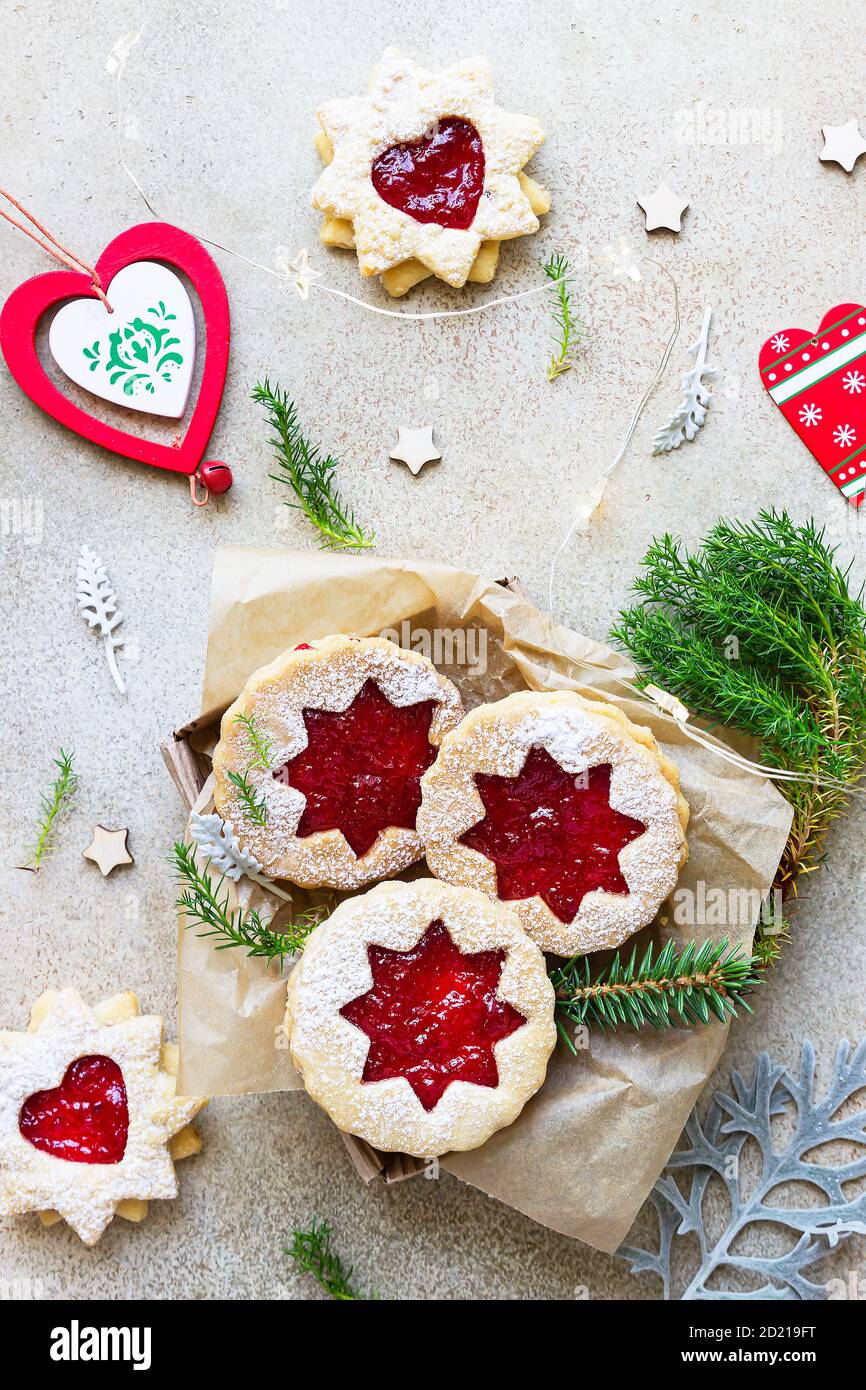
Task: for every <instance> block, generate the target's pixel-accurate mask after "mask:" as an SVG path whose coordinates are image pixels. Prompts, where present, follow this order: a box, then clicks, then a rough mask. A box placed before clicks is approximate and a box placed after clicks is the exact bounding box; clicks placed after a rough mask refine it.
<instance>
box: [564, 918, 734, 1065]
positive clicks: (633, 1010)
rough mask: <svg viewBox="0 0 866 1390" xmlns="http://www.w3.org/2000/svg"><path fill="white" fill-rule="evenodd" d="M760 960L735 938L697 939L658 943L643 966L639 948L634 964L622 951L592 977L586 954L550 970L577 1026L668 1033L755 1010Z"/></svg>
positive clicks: (634, 952)
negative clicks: (731, 942) (752, 1001)
mask: <svg viewBox="0 0 866 1390" xmlns="http://www.w3.org/2000/svg"><path fill="white" fill-rule="evenodd" d="M759 965H760V962H759V961H758V959H757V957H755V956H744V955H743V953H742V950H741V949H740V948H739V947H736V948H732V949H730V950H729V949H728V941H727V939H725V940H724V941H720V942H712V941H705V942H704V944H703V945H702V946H698V945H697V944H696V943H695V942H694V941H690V942H689V944H688V945H687V946H686V947H685V948H684V949H683V950H682V951H678V950H677V948H676V943H675V942H674V941H668V943H667V945H666V946H665V947H664V948H663V949H662V950H661V951H659V953H658V955H655V948H654V946H653V944H652V942H651V943H650V944H649V946H648V947H647V949H646V952H645V953H644V956H643V958H642V959H641V960H640V962H639V961H638V958H637V947H634V949H633V950H632V953H631V956H630V957H629V959H628V962H627V963H625V964H624V963H623V962H622V961H621V959H620V954H619V952H618V951H617V953H616V955H615V956H614V958H613V960H612V962H611V963H610V965H608V966H606V967H605V968H604V969H603V970H601V971H600V972H599V974H598V975H596V977H595V978H594V979H593V978H592V974H591V967H590V963H589V960H588V958H587V957H586V956H574V957H573V958H572V959H571V960H569V961H566V963H565V965H562V966H559V967H557V969H555V970H552V971H551V973H550V979H551V982H552V984H553V988H554V990H555V991H556V1008H557V1012H558V1014H559V1016H560V1018H559V1020H558V1022H561V1020H562V1019H568V1020H569V1021H570V1022H571V1023H576V1024H583V1025H589V1024H595V1025H597V1026H598V1027H600V1028H616V1027H617V1025H618V1024H621V1023H627V1024H630V1025H631V1027H632V1028H642V1027H643V1026H644V1025H645V1024H647V1023H649V1024H650V1025H651V1026H652V1027H653V1028H655V1029H657V1030H658V1031H659V1032H662V1031H663V1030H664V1029H666V1028H676V1027H683V1028H690V1027H692V1026H693V1025H695V1024H706V1023H709V1021H710V1015H711V1014H714V1015H715V1017H716V1018H717V1019H718V1020H719V1021H720V1022H721V1023H727V1022H728V1020H729V1019H731V1018H736V1016H737V1010H738V1009H740V1008H743V1009H745V1010H746V1011H747V1012H748V1013H751V1012H752V1011H751V1009H750V1007H749V1005H748V1004H747V1003H746V1000H745V995H746V994H748V993H750V991H751V990H752V989H753V988H754V986H755V985H756V984H758V983H759V980H760V976H759V975H758V974H757V973H756V971H757V969H758V968H759ZM559 1031H560V1036H562V1037H563V1038H564V1039H565V1041H566V1042H567V1043H568V1046H569V1047H570V1048H571V1050H572V1052H573V1051H575V1048H574V1044H573V1043H572V1041H571V1039H570V1038H569V1036H568V1034H567V1032H566V1031H565V1029H564V1028H563V1027H560V1030H559Z"/></svg>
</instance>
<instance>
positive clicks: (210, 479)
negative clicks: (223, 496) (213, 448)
mask: <svg viewBox="0 0 866 1390" xmlns="http://www.w3.org/2000/svg"><path fill="white" fill-rule="evenodd" d="M199 477H200V478H201V480H202V482H203V483H204V485H205V487H206V488H207V490H208V492H212V493H214V495H215V496H218V495H219V494H220V493H221V492H228V490H229V488H230V487H231V485H232V481H233V479H232V470H231V469H230V468H229V466H228V464H227V463H216V462H211V463H203V464H202V466H201V468H200V469H199Z"/></svg>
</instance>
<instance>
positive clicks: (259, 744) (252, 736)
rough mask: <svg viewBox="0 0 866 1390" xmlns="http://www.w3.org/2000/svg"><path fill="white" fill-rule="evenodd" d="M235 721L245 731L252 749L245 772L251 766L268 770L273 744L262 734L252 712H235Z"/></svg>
mask: <svg viewBox="0 0 866 1390" xmlns="http://www.w3.org/2000/svg"><path fill="white" fill-rule="evenodd" d="M235 723H236V724H240V725H241V728H243V729H244V730H245V732H246V735H247V738H248V739H249V741H250V746H251V748H252V750H253V759H252V762H250V764H249V765H248V767H247V772H249V771H250V769H251V768H254V767H260V768H261V769H262V771H263V772H270V770H271V767H272V765H273V753H274V745H273V744H272V742H271V740H270V739H269V738H268V737H267V735H266V734H263V733H262V731H261V729H260V728H259V726H258V724H257V723H256V720H255V715H252V714H236V715H235Z"/></svg>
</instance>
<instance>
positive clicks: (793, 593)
mask: <svg viewBox="0 0 866 1390" xmlns="http://www.w3.org/2000/svg"><path fill="white" fill-rule="evenodd" d="M835 557H836V549H835V548H834V547H832V546H830V545H828V543H827V542H826V540H825V537H824V532H823V530H820V529H819V528H818V527H817V526H816V525H815V523H814V521H808V522H806V524H805V525H802V526H797V525H795V524H794V522H793V521H792V520H791V519H790V517H789V516H788V515H787V513H785V512H781V513H776V512H761V513H760V514H759V516H758V518H757V520H755V521H753V522H738V521H725V520H720V521H719V522H717V524H716V525H715V526H714V527H713V528H712V530H711V531H710V532H709V534H708V535H707V536H706V537H705V538H704V540H703V542H702V544H701V546H700V548H699V549H698V550H697V551H696V552H695V553H694V554H688V553H687V552H685V551H684V550H683V548H682V546H681V544H680V542H679V541H677V540H675V539H674V538H672V537H671V536H664V537H662V539H661V540H656V541H654V542H653V544H652V545H651V546H650V549H649V550H648V552H647V554H646V556H645V558H644V562H643V566H644V568H643V573H642V574H641V575H640V576H639V578H638V579H637V581H636V582H635V585H634V591H635V593H636V595H637V597H638V602H637V603H636V604H635V605H634V606H632V607H631V608H628V609H626V610H624V611H623V612H622V613H621V614H620V616H619V621H618V623H617V624H616V626H615V627H614V629H613V632H612V637H613V638H614V640H616V641H617V642H619V643H620V644H621V645H622V646H623V647H625V648H626V649H627V650H628V651H629V652H630V654H631V655H632V657H633V658H634V659H635V661H636V662H637V663H638V665H639V666H640V667H641V668H642V674H643V678H644V679H645V681H647V682H655V683H657V684H659V685H662V686H663V687H664V688H665V689H667V690H670V691H671V692H672V693H673V694H675V695H677V696H678V697H679V698H680V699H681V700H683V702H684V703H685V704H686V705H687V706H688V707H689V708H690V710H691V711H692V713H693V714H696V715H699V716H702V717H703V718H705V719H708V720H714V721H721V722H722V723H723V724H726V725H730V726H732V727H734V728H736V729H738V730H739V731H740V732H742V733H744V734H746V735H748V736H749V737H751V738H753V739H755V740H757V742H758V745H759V754H758V756H759V757H760V759H761V761H762V762H765V763H767V764H769V765H770V766H773V767H778V768H780V769H785V770H790V771H794V772H797V773H799V774H801V775H803V776H804V779H805V780H803V781H801V782H785V783H782V784H781V786H780V790H781V791H782V792H783V793H784V795H785V796H786V797H787V798H788V800H789V802H790V803H791V805H792V806H793V810H794V821H793V825H792V828H791V834H790V837H789V839H788V843H787V846H786V848H785V852H784V855H783V857H782V861H781V864H780V866H779V871H778V873H777V876H776V880H775V885H774V886H775V887H776V889H778V890H780V891H781V893H782V895H783V896H784V897H788V896H791V895H794V894H795V893H796V891H797V879H798V878H799V876H800V875H802V874H808V873H811V872H813V871H814V870H815V869H816V868H817V867H818V866H819V865H820V864H821V862H822V860H823V845H824V840H825V838H826V835H827V831H828V830H829V828H830V826H831V825H832V823H833V821H834V820H836V819H837V818H838V817H839V816H840V815H841V814H842V813H843V811H844V809H845V805H846V793H845V788H844V786H843V787H834V786H827V785H822V784H821V783H820V781H819V780H818V779H819V778H830V779H834V780H836V781H838V782H841V783H848V784H853V783H854V782H855V781H856V780H857V779H858V777H859V776H860V774H861V771H862V769H863V764H864V761H866V610H864V607H863V591H862V590H860V591H859V592H857V593H852V592H851V590H850V588H849V582H848V581H849V570H848V569H842V568H840V566H839V565H838V564H837V562H836V558H835ZM812 779H814V780H812ZM769 936H772V937H773V938H774V939H773V940H772V941H767V940H766V938H767V937H769ZM784 936H785V933H784V931H782V932H779V930H778V929H777V928H776V927H773V930H772V931H769V930H768V929H766V928H765V926H764V925H763V924H759V928H758V939H757V943H756V950H757V951H758V953H759V955H760V956H761V957H762V959H763V960H764V961H770V960H775V959H776V958H777V956H778V954H779V945H780V942H781V941H782V940H784Z"/></svg>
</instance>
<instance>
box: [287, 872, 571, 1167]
mask: <svg viewBox="0 0 866 1390" xmlns="http://www.w3.org/2000/svg"><path fill="white" fill-rule="evenodd" d="M435 920H441V921H442V922H443V923H444V924H445V926H446V928H447V929H448V931H449V932H450V934H451V937H452V939H453V940H454V942H455V944H456V945H457V946H458V947H459V949H460V950H461V951H464V952H467V953H471V952H475V951H484V950H493V949H500V950H504V951H505V953H506V954H505V961H504V964H503V969H502V974H501V976H500V980H499V989H498V995H499V997H500V998H501V999H503V1000H505V1001H507V1002H508V1003H509V1004H512V1005H513V1006H514V1008H516V1009H517V1010H518V1011H519V1012H520V1013H521V1014H522V1015H523V1017H524V1018H525V1019H526V1023H525V1024H523V1025H522V1026H521V1027H520V1028H518V1029H517V1030H516V1031H515V1032H514V1033H512V1034H511V1035H510V1036H509V1037H508V1038H505V1039H503V1040H502V1041H501V1042H499V1043H497V1044H496V1046H495V1056H496V1063H497V1069H498V1073H499V1085H498V1086H496V1087H483V1086H476V1085H474V1084H471V1083H469V1082H463V1081H455V1082H452V1084H451V1085H450V1086H449V1087H448V1088H447V1090H446V1091H445V1093H444V1095H443V1096H442V1098H441V1099H440V1100H439V1101H438V1103H437V1104H436V1106H435V1107H434V1108H433V1110H431V1111H425V1110H424V1108H423V1106H422V1105H421V1103H420V1101H419V1100H418V1098H417V1096H416V1095H415V1093H414V1091H413V1090H412V1088H411V1086H410V1085H409V1083H408V1081H406V1080H405V1078H402V1077H395V1078H391V1079H389V1080H385V1081H376V1082H373V1083H364V1082H362V1081H361V1076H362V1073H363V1069H364V1063H365V1060H366V1057H367V1052H368V1050H369V1046H370V1041H369V1038H368V1037H367V1036H366V1035H365V1034H364V1033H362V1032H361V1030H360V1029H358V1028H356V1027H354V1025H353V1024H351V1023H350V1022H349V1021H348V1020H347V1019H345V1018H342V1017H341V1015H340V1009H341V1008H343V1006H344V1005H346V1004H348V1003H349V1002H350V1001H351V1000H353V999H355V998H357V997H358V995H360V994H363V993H365V992H366V991H367V990H368V989H369V988H370V987H371V985H372V983H373V980H372V972H371V970H370V964H369V958H368V954H367V946H368V945H369V944H373V945H378V946H384V947H387V948H388V949H390V950H400V951H408V950H411V949H412V948H413V947H415V946H416V945H417V944H418V942H419V941H420V939H421V937H422V936H423V935H424V932H425V931H426V930H427V928H428V927H429V926H430V923H431V922H432V921H435ZM553 1010H554V995H553V989H552V987H551V984H550V981H549V979H548V977H547V970H546V967H545V964H544V958H543V956H542V955H541V953H540V951H539V950H538V949H537V947H536V946H534V945H533V943H532V942H531V941H530V940H529V939H528V937H527V936H526V935H525V933H524V932H523V930H522V929H521V927H520V925H519V923H518V922H517V920H516V918H515V916H514V915H513V913H512V912H511V911H510V910H509V909H507V908H505V907H504V906H503V905H502V904H500V903H496V902H492V901H491V900H490V899H489V898H487V897H485V895H484V894H482V893H478V892H476V891H474V890H473V889H467V888H456V887H453V886H451V885H449V884H445V883H441V882H439V881H437V880H435V879H417V880H415V881H413V882H412V883H390V884H380V885H379V886H378V887H377V888H373V889H371V890H370V891H369V892H367V893H365V894H363V895H362V896H360V897H357V898H352V899H349V900H347V901H345V902H343V903H341V905H340V906H339V908H338V909H337V910H336V912H335V913H334V914H333V916H332V917H330V918H329V919H328V921H327V922H326V923H324V924H323V925H322V926H321V927H318V928H317V929H316V931H315V932H314V933H313V935H312V936H311V937H310V939H309V941H308V944H307V947H306V950H305V952H304V955H303V957H302V959H301V962H300V963H299V965H298V966H297V967H296V968H295V970H294V972H293V974H292V977H291V980H290V983H289V998H288V1008H287V1014H286V1026H287V1029H288V1032H289V1037H290V1043H291V1049H292V1057H293V1060H294V1062H295V1064H296V1066H297V1067H298V1070H299V1071H300V1073H301V1075H302V1077H303V1079H304V1084H305V1086H306V1088H307V1090H308V1092H309V1093H310V1095H311V1096H312V1097H313V1099H314V1100H316V1101H317V1102H318V1103H319V1104H320V1105H321V1106H322V1107H323V1108H324V1109H325V1110H326V1111H327V1112H328V1114H329V1115H330V1116H331V1118H332V1119H333V1120H334V1122H335V1123H336V1124H337V1125H338V1126H339V1127H340V1128H341V1129H344V1130H347V1131H348V1132H350V1133H352V1134H357V1135H359V1136H360V1137H361V1138H363V1139H366V1140H367V1142H368V1143H370V1144H373V1145H374V1146H375V1147H376V1148H379V1149H383V1150H396V1151H399V1152H403V1153H410V1154H416V1155H419V1156H421V1157H427V1156H432V1155H434V1154H441V1153H446V1152H448V1151H449V1150H455V1149H470V1148H475V1147H477V1145H479V1144H482V1143H484V1141H485V1140H486V1139H487V1138H489V1136H490V1135H491V1134H492V1133H494V1132H495V1130H497V1129H500V1128H502V1127H503V1126H504V1125H508V1124H511V1123H512V1122H513V1120H515V1119H516V1118H517V1115H518V1114H519V1113H520V1111H521V1109H522V1108H523V1106H524V1104H525V1103H526V1101H527V1100H528V1099H529V1097H530V1096H531V1095H533V1094H534V1093H535V1091H536V1090H537V1089H538V1087H539V1086H540V1085H541V1084H542V1082H543V1080H544V1076H545V1071H546V1067H547V1059H548V1057H549V1056H550V1053H551V1052H552V1050H553V1047H554V1044H555V1041H556V1029H555V1025H554V1022H553Z"/></svg>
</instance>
